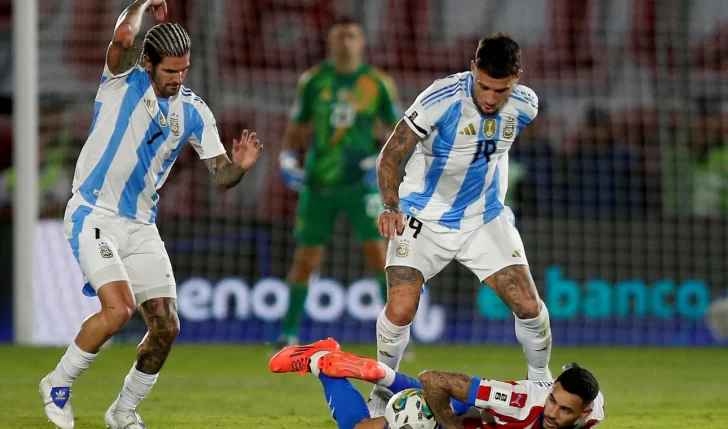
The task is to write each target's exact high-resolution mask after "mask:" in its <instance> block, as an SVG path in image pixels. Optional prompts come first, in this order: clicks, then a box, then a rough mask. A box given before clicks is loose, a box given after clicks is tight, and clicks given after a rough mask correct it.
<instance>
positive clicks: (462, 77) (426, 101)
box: [419, 72, 473, 110]
mask: <svg viewBox="0 0 728 429" xmlns="http://www.w3.org/2000/svg"><path fill="white" fill-rule="evenodd" d="M472 80H473V75H472V73H470V72H462V73H455V74H451V75H449V76H447V77H444V78H442V79H437V80H435V81H434V82H432V84H431V85H430V86H429V87H427V89H425V90H424V91H423V92H422V94H420V96H419V102H420V104H421V105H422V107H424V108H425V110H427V109H429V108H430V107H432V106H434V105H437V104H441V103H443V102H447V104H450V103H452V102H454V101H456V100H459V99H461V98H462V97H464V96H468V95H469V93H470V88H471V87H472V84H473V81H472Z"/></svg>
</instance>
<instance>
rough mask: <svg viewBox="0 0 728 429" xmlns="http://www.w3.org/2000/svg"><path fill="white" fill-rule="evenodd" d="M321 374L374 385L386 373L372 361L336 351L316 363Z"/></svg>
mask: <svg viewBox="0 0 728 429" xmlns="http://www.w3.org/2000/svg"><path fill="white" fill-rule="evenodd" d="M318 367H319V370H321V372H323V373H324V374H326V375H328V376H329V377H335V378H356V379H358V380H364V381H369V382H372V383H375V382H377V381H379V380H381V379H383V378H384V376H385V375H386V371H385V370H384V368H382V367H381V366H379V363H378V362H377V361H375V360H374V359H367V358H363V357H359V356H357V355H353V354H351V353H346V352H342V351H341V350H337V351H335V352H331V353H329V354H327V355H325V356H323V357H322V358H321V359H320V360H319V361H318Z"/></svg>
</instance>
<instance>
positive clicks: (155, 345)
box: [106, 298, 179, 424]
mask: <svg viewBox="0 0 728 429" xmlns="http://www.w3.org/2000/svg"><path fill="white" fill-rule="evenodd" d="M139 311H140V312H141V314H142V317H143V318H144V321H145V322H146V323H147V329H148V330H147V334H146V335H145V336H144V339H143V340H142V342H141V343H140V344H139V347H137V360H136V362H135V364H134V366H132V367H131V370H129V374H128V375H127V376H126V378H125V379H124V387H122V389H121V393H120V394H119V397H118V398H117V399H116V401H115V402H114V404H113V405H112V407H111V408H109V411H108V412H107V415H106V419H107V424H109V421H111V420H114V419H117V423H118V421H119V420H118V419H120V418H121V419H122V420H123V419H126V418H134V417H133V416H134V414H133V413H134V410H136V407H137V405H139V403H140V402H141V401H142V399H144V398H145V397H146V396H147V395H148V394H149V392H151V391H152V388H153V387H154V384H155V383H156V382H157V377H159V370H161V369H162V366H163V365H164V362H165V361H166V360H167V356H168V355H169V351H170V350H171V349H172V343H173V342H174V339H175V338H176V337H177V334H178V333H179V318H178V317H177V300H176V299H174V298H153V299H150V300H148V301H146V302H144V303H143V304H142V305H141V306H140V307H139ZM130 413H131V414H130ZM115 416H116V417H115ZM124 416H126V417H124Z"/></svg>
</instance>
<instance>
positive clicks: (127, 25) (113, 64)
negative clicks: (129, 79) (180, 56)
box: [106, 0, 152, 74]
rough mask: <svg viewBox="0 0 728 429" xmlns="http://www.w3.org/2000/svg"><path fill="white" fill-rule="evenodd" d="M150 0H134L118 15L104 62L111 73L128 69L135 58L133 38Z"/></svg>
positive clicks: (149, 4)
mask: <svg viewBox="0 0 728 429" xmlns="http://www.w3.org/2000/svg"><path fill="white" fill-rule="evenodd" d="M151 4H152V0H136V1H135V2H134V3H132V4H130V5H129V6H128V7H127V8H126V9H124V12H122V13H121V15H119V19H118V20H117V21H116V28H115V29H114V38H113V39H112V41H111V45H110V46H109V51H108V53H107V54H106V64H107V65H108V66H109V70H111V72H112V73H114V74H118V73H121V72H123V71H126V70H129V69H130V68H131V67H132V66H133V65H134V63H135V62H136V60H137V57H136V48H135V47H134V38H136V36H137V34H139V30H140V28H141V23H142V15H143V14H144V11H145V10H146V9H147V8H148V7H149V6H151Z"/></svg>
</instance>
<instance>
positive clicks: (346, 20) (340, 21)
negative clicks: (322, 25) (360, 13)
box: [329, 15, 364, 31]
mask: <svg viewBox="0 0 728 429" xmlns="http://www.w3.org/2000/svg"><path fill="white" fill-rule="evenodd" d="M337 25H358V26H359V27H361V28H362V29H364V26H363V25H362V23H361V21H359V20H358V19H355V18H354V17H351V16H348V15H344V16H339V17H337V18H335V19H334V21H333V22H332V23H331V26H329V31H331V29H332V28H334V27H336V26H337Z"/></svg>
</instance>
